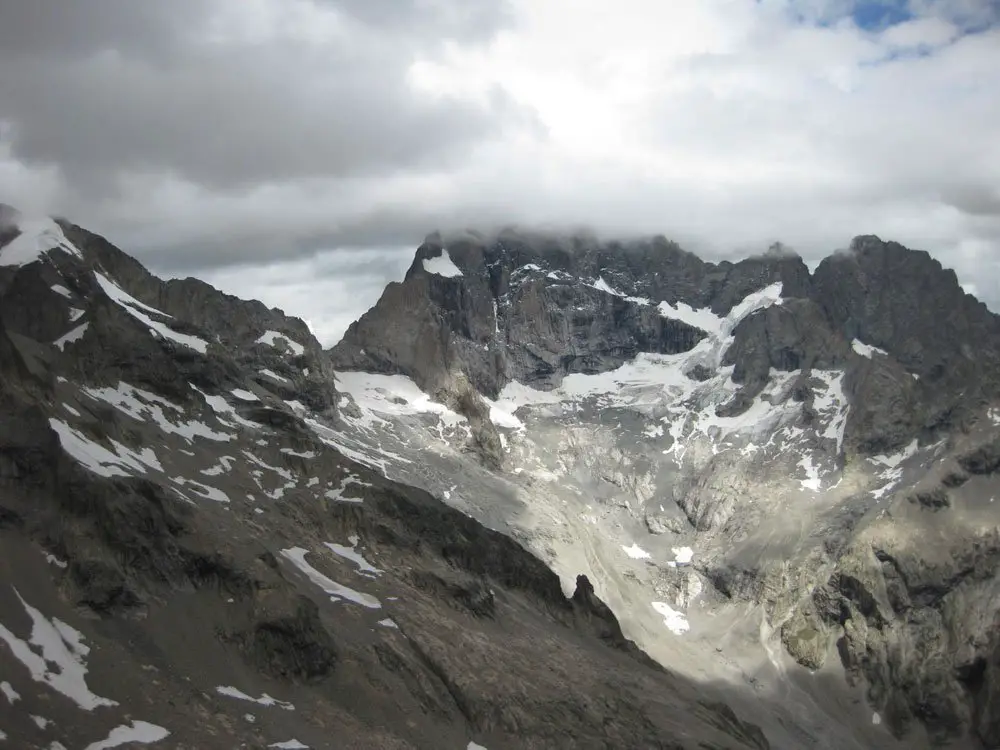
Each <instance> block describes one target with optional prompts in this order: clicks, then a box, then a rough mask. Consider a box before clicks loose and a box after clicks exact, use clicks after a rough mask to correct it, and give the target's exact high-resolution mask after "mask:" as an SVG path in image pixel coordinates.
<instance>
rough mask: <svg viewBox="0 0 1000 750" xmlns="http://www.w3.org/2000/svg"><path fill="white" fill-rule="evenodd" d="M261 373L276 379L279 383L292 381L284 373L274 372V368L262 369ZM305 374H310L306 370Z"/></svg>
mask: <svg viewBox="0 0 1000 750" xmlns="http://www.w3.org/2000/svg"><path fill="white" fill-rule="evenodd" d="M260 374H261V375H266V376H267V377H269V378H271V380H276V381H277V382H279V383H291V382H292V381H291V380H289V379H288V378H286V377H284V376H283V375H279V374H278V373H276V372H274V371H273V370H261V371H260ZM305 374H306V375H308V374H309V372H308V371H306V372H305Z"/></svg>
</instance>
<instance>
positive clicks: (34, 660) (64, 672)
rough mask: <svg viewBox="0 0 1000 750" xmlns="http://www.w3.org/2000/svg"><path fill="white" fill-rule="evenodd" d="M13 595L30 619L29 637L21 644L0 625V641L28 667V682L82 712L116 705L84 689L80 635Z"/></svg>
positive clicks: (84, 648) (83, 651)
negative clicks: (47, 689)
mask: <svg viewBox="0 0 1000 750" xmlns="http://www.w3.org/2000/svg"><path fill="white" fill-rule="evenodd" d="M14 594H15V595H16V596H17V598H18V599H19V600H20V602H21V606H23V607H24V610H25V612H27V613H28V616H29V617H30V618H31V623H32V624H31V636H30V637H29V640H28V641H24V640H22V639H20V638H18V637H17V636H16V635H14V633H12V632H11V631H10V630H8V629H7V628H6V627H4V626H3V625H0V639H3V640H4V641H6V643H7V647H8V648H9V649H10V652H11V654H12V655H13V656H14V657H15V658H16V659H17V660H18V661H20V662H21V663H22V664H23V665H24V666H25V667H27V668H28V671H29V672H30V673H31V677H32V679H33V680H35V681H36V682H42V683H45V684H46V685H48V686H49V687H51V688H52V689H53V690H55V691H56V692H59V693H61V694H63V695H65V696H66V697H67V698H69V699H70V700H72V701H73V702H74V703H76V705H78V706H79V707H80V708H81V709H83V710H84V711H93V710H94V709H95V708H97V707H99V706H117V705H118V703H117V702H116V701H113V700H110V699H109V698H102V697H101V696H99V695H95V694H94V693H92V692H91V691H90V688H88V687H87V680H86V675H87V666H86V661H85V659H86V656H87V654H89V653H90V648H89V647H88V646H86V645H85V644H84V642H83V635H82V634H81V633H80V632H79V631H77V630H74V629H73V628H71V627H70V626H69V625H67V624H66V623H64V622H62V621H61V620H59V619H57V618H55V617H53V618H52V619H51V620H49V619H47V618H46V617H45V616H44V615H43V614H42V613H41V612H39V611H38V610H37V609H35V608H34V607H32V606H31V605H30V604H28V603H27V602H26V601H25V600H24V599H23V598H22V597H21V594H20V592H19V591H18V590H17V589H16V588H15V589H14ZM6 692H7V691H6V690H5V691H4V693H5V694H6ZM8 699H9V696H8Z"/></svg>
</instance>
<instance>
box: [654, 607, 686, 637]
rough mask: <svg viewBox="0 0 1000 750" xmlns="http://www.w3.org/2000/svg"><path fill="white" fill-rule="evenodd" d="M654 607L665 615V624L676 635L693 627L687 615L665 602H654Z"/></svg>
mask: <svg viewBox="0 0 1000 750" xmlns="http://www.w3.org/2000/svg"><path fill="white" fill-rule="evenodd" d="M652 606H653V609H655V610H656V611H657V612H658V613H660V614H661V615H663V624H664V625H666V626H667V630H669V631H670V632H671V633H673V634H674V635H681V634H682V633H686V632H687V631H688V630H690V629H691V626H690V625H689V624H688V620H687V617H686V616H685V615H684V613H683V612H678V611H677V610H676V609H674V608H673V607H671V606H670V605H669V604H667V603H665V602H653V603H652Z"/></svg>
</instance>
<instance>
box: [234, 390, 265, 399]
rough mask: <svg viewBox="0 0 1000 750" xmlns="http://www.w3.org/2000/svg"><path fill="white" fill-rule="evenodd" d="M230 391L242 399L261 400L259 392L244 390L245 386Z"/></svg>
mask: <svg viewBox="0 0 1000 750" xmlns="http://www.w3.org/2000/svg"><path fill="white" fill-rule="evenodd" d="M230 393H232V394H233V395H234V396H236V398H238V399H239V400H240V401H260V399H259V398H257V394H255V393H251V392H250V391H247V390H244V389H243V388H233V390H231V391H230Z"/></svg>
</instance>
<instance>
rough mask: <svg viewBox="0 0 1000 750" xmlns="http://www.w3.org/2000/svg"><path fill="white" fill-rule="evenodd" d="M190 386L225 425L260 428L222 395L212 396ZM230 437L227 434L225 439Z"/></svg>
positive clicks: (230, 436)
mask: <svg viewBox="0 0 1000 750" xmlns="http://www.w3.org/2000/svg"><path fill="white" fill-rule="evenodd" d="M191 387H192V388H194V389H195V390H196V391H198V393H200V394H201V395H202V398H204V399H205V403H207V404H208V407H209V408H210V409H211V410H212V411H214V412H215V414H216V416H217V418H218V419H219V421H220V422H222V423H223V424H224V425H226V426H227V427H237V426H241V427H247V428H249V429H251V430H256V429H259V428H260V425H258V424H255V423H254V422H251V421H250V420H249V419H244V418H243V417H241V416H240V414H239V412H237V411H236V409H235V407H233V406H231V405H230V403H229V402H228V401H226V399H225V398H223V397H222V396H212V395H209V394H208V393H205V392H204V391H202V390H200V389H198V388H196V387H195V386H191ZM232 437H233V436H232V435H229V436H227V438H226V439H227V440H231V439H232Z"/></svg>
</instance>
